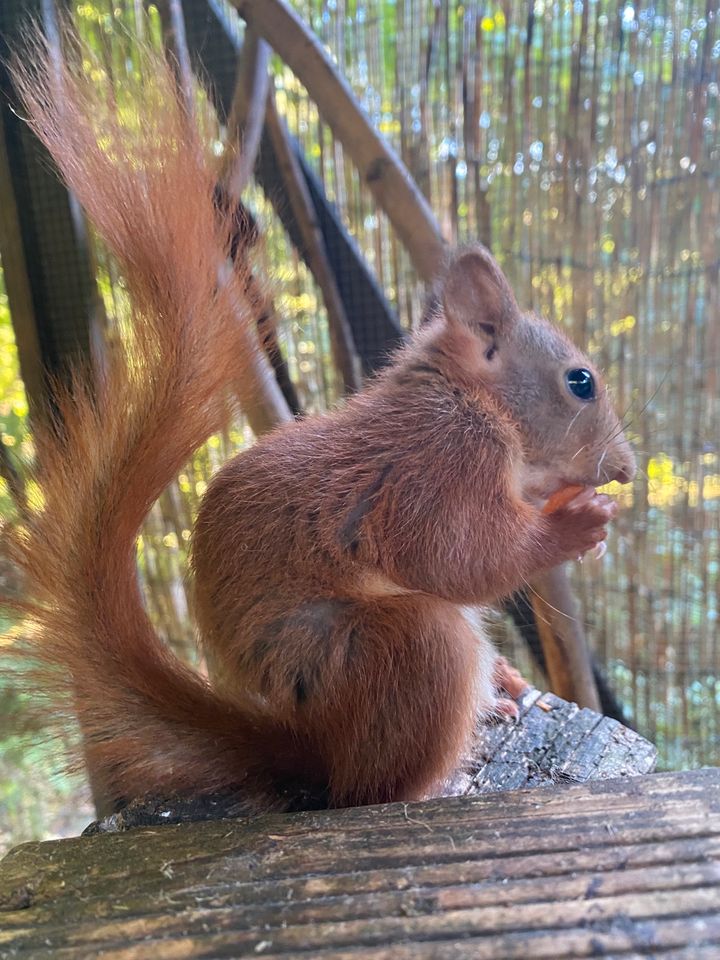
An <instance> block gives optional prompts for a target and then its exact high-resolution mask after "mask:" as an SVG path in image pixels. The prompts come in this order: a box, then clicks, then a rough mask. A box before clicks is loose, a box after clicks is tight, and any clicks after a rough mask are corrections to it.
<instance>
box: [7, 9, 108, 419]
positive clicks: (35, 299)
mask: <svg viewBox="0 0 720 960" xmlns="http://www.w3.org/2000/svg"><path fill="white" fill-rule="evenodd" d="M44 12H46V11H45V3H43V2H41V0H2V3H0V252H1V253H2V259H3V269H4V273H5V284H6V289H7V294H8V301H9V304H10V312H11V316H12V321H13V327H14V330H15V337H16V340H17V345H18V354H19V357H20V369H21V373H22V377H23V381H24V383H25V387H26V390H27V392H28V397H29V400H30V403H31V405H32V410H33V414H35V415H37V414H38V413H40V412H41V411H42V410H43V408H44V407H45V406H46V404H47V401H48V389H47V386H48V384H47V376H48V374H51V375H52V376H60V377H62V375H63V372H64V371H65V370H67V368H68V366H69V365H70V364H71V363H73V364H77V363H78V362H80V363H88V362H89V358H90V355H91V352H92V349H91V348H94V347H96V346H97V344H96V342H95V341H96V334H97V328H98V327H99V326H100V325H101V322H102V317H103V312H102V305H101V301H100V297H99V294H98V291H97V286H96V284H95V275H94V267H93V264H92V260H91V257H90V254H89V249H88V243H87V235H86V231H85V223H84V220H83V217H82V214H81V213H80V210H79V208H78V206H77V204H76V203H75V201H74V200H73V199H72V197H71V196H70V195H69V194H68V191H67V190H66V189H65V187H64V186H63V185H62V184H61V183H60V181H59V180H58V178H57V176H56V174H55V173H53V171H52V164H51V162H50V160H49V158H48V156H47V153H46V152H45V150H44V148H42V147H41V145H40V144H39V142H38V141H37V139H36V138H35V136H34V134H33V133H32V131H31V130H30V128H29V126H28V125H27V124H26V123H25V122H24V120H23V119H22V113H21V111H20V110H19V109H17V111H16V109H13V104H14V102H15V101H14V96H13V91H12V86H11V83H10V79H9V75H8V70H7V65H6V64H7V59H8V57H9V56H10V54H11V51H12V49H13V46H14V45H17V44H19V42H20V36H21V31H22V28H23V26H26V25H27V22H28V20H29V18H30V17H31V16H34V17H35V18H36V19H38V20H42V19H43V13H44Z"/></svg>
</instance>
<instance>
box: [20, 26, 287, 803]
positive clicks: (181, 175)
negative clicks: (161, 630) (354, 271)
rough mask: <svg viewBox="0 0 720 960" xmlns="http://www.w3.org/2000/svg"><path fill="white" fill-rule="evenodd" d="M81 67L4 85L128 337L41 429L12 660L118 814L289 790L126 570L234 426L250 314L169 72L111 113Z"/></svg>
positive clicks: (252, 349) (34, 51)
mask: <svg viewBox="0 0 720 960" xmlns="http://www.w3.org/2000/svg"><path fill="white" fill-rule="evenodd" d="M66 39H68V38H66ZM70 42H71V45H72V43H73V41H72V38H70ZM74 53H75V56H72V55H70V56H68V57H67V58H66V59H64V60H63V59H60V58H58V57H57V56H56V55H55V51H54V49H51V48H50V46H49V45H48V44H47V43H46V41H45V40H44V39H42V38H38V37H35V39H34V40H32V41H31V44H30V49H29V51H28V50H26V51H25V52H24V54H23V59H22V60H20V59H16V61H15V63H14V66H13V74H14V78H15V81H16V86H17V89H18V91H19V93H20V96H21V98H22V100H23V103H24V105H25V109H26V111H27V114H28V119H29V122H30V124H31V125H32V127H33V129H34V130H35V132H36V133H37V135H38V136H39V138H40V139H41V140H42V141H43V143H44V144H45V145H46V147H47V148H48V150H49V152H50V154H51V155H52V157H53V159H54V160H55V162H56V164H57V166H58V168H59V170H60V172H61V174H62V176H63V178H64V179H65V181H66V182H67V184H68V186H69V187H70V189H71V190H72V191H73V193H74V194H75V196H76V197H77V198H78V199H79V201H80V203H81V204H82V206H83V207H84V208H85V210H86V211H87V213H88V215H89V218H90V220H91V221H92V223H93V224H94V226H95V228H96V230H97V232H98V234H99V235H100V237H101V238H102V239H103V241H104V242H105V243H106V244H107V245H108V247H109V248H110V249H111V250H112V252H113V253H114V255H115V257H116V258H117V260H118V262H119V264H120V266H121V269H122V272H123V275H124V278H125V281H126V284H127V288H128V293H129V298H130V302H131V323H129V324H128V329H127V330H126V331H123V332H124V336H123V337H122V342H120V340H119V339H118V341H117V342H113V343H112V344H111V347H110V349H108V350H107V352H106V355H105V357H104V363H103V365H102V369H101V370H100V371H99V372H97V375H96V376H95V378H94V379H93V382H92V384H88V383H87V381H86V380H85V379H84V378H83V377H82V376H81V375H80V374H78V375H76V377H75V378H74V380H73V382H72V384H71V386H70V387H69V388H66V389H63V388H59V389H58V394H57V411H58V415H57V418H56V420H55V421H54V422H53V423H48V424H45V425H43V424H41V423H39V422H37V423H36V432H35V443H36V448H37V464H38V466H37V474H36V477H35V479H36V480H37V484H38V487H39V490H40V494H39V498H38V502H36V504H35V505H34V508H33V509H31V510H30V511H29V514H28V515H27V516H26V517H25V518H23V519H22V520H21V522H20V523H18V525H17V526H16V527H15V528H14V529H12V530H10V531H9V532H8V534H7V551H8V553H9V555H10V558H11V559H12V560H13V561H14V562H15V563H16V564H17V565H18V567H19V568H20V570H21V574H22V578H23V601H22V609H23V611H24V613H25V615H26V625H25V628H24V639H23V640H22V641H21V642H19V643H15V644H14V645H13V647H12V649H13V651H14V652H13V656H14V653H15V652H18V653H19V654H20V655H21V658H22V660H23V662H24V663H26V664H27V663H30V664H32V667H31V669H30V670H29V671H28V673H27V676H28V678H29V680H30V682H31V683H32V685H33V696H37V695H41V696H43V697H44V699H45V702H46V703H47V704H48V705H49V708H50V710H51V711H52V712H53V713H54V714H55V715H56V717H60V718H61V719H62V718H67V717H69V716H75V717H77V718H78V719H79V721H80V727H81V730H82V739H83V749H84V751H85V753H86V755H87V759H88V762H89V765H90V767H91V769H92V770H93V773H94V775H95V777H96V779H98V781H99V783H100V784H101V787H102V789H103V792H107V793H108V794H109V795H110V796H115V797H117V796H120V797H125V798H129V797H133V796H138V795H141V794H144V793H148V792H153V791H156V792H161V791H162V792H168V791H172V790H183V789H190V788H192V789H198V788H204V789H212V788H216V787H220V786H224V785H230V784H246V785H247V786H248V788H250V789H252V790H258V791H260V792H263V791H264V789H265V788H266V787H267V785H268V784H269V783H270V781H273V782H275V781H276V780H277V779H279V780H282V772H283V769H285V770H287V771H288V772H289V774H290V775H292V768H293V767H294V765H295V759H294V756H293V755H291V754H289V753H288V754H287V755H285V753H286V752H287V751H289V750H290V748H291V745H290V744H289V743H288V742H287V739H288V738H287V737H286V736H285V732H284V731H283V729H282V728H281V726H280V725H279V724H277V723H276V722H275V721H273V720H271V719H270V718H269V717H268V716H266V715H265V714H264V712H263V711H262V709H261V707H260V706H259V705H257V704H255V703H254V702H253V701H250V700H248V702H243V703H233V702H229V701H227V700H225V699H221V698H220V697H219V696H217V695H216V694H214V693H213V692H212V690H211V689H210V687H209V686H208V685H207V684H206V682H205V681H204V680H203V679H202V678H201V677H200V676H198V675H196V674H195V673H194V672H193V671H192V670H190V669H189V668H186V667H185V666H184V665H183V664H182V663H181V662H180V661H179V660H178V659H177V658H176V657H175V656H174V655H173V654H172V653H171V651H170V650H168V649H167V647H166V646H165V645H164V643H162V641H161V640H160V639H159V638H158V637H157V636H156V634H155V632H154V630H153V628H152V626H151V624H150V622H149V620H148V617H147V614H146V612H145V609H144V606H143V602H142V598H141V594H140V590H139V586H138V579H137V570H136V563H135V544H136V538H137V535H138V532H139V530H140V527H141V524H142V523H143V521H144V519H145V517H146V515H147V513H148V511H149V510H150V507H151V506H152V504H153V502H154V501H155V500H156V498H157V497H158V496H159V495H160V493H161V492H162V490H163V489H164V488H165V487H166V486H167V484H168V483H169V482H170V481H171V480H172V479H173V477H174V476H175V475H176V474H177V473H178V471H179V470H180V469H181V467H182V466H183V465H184V464H185V463H186V462H187V460H188V459H189V457H190V456H191V454H192V453H193V451H194V450H195V449H196V448H197V447H198V446H199V445H200V444H201V443H202V442H203V441H204V440H205V439H206V438H207V437H208V436H209V435H210V434H211V433H213V432H214V431H216V430H217V429H219V428H220V427H221V426H222V425H223V424H224V423H225V422H226V419H227V417H228V415H229V387H230V385H231V384H232V385H233V387H235V388H237V386H238V385H240V386H241V388H242V385H243V384H244V385H246V389H250V390H251V389H252V385H253V383H254V382H255V381H256V378H257V376H258V373H257V370H256V368H255V365H254V364H255V359H256V357H257V351H258V344H257V337H256V334H255V329H254V324H253V316H252V306H251V305H250V304H248V303H247V301H246V298H245V295H244V285H243V281H242V277H239V276H238V275H237V274H236V273H235V274H233V273H231V272H230V271H228V270H227V269H226V268H225V264H226V262H227V252H228V249H229V245H230V239H231V234H230V230H231V225H230V224H229V223H228V224H227V225H223V223H222V222H221V220H220V218H219V216H218V213H217V209H216V206H215V204H214V202H213V192H214V189H215V180H214V177H213V169H212V164H211V162H210V160H209V159H208V157H207V156H206V152H205V145H204V143H203V142H202V140H201V137H200V134H199V133H198V130H197V126H196V123H195V122H194V121H193V120H191V119H190V118H188V116H187V114H186V112H185V110H184V108H183V106H182V104H181V103H180V102H179V100H178V97H177V94H176V90H175V85H174V80H173V77H172V74H171V71H170V69H169V68H168V67H167V66H166V65H165V63H164V61H162V60H161V58H159V57H156V56H153V55H151V54H146V57H147V58H148V63H146V64H145V72H146V74H148V78H147V79H146V80H145V81H144V82H143V83H142V84H138V85H137V89H134V90H133V91H132V92H131V95H129V96H128V95H126V89H125V88H123V89H122V90H121V91H119V93H122V99H121V100H118V99H117V96H119V93H116V92H114V91H113V89H112V86H111V85H110V84H109V83H108V82H107V81H105V82H99V83H98V82H97V80H96V77H95V76H94V77H93V78H92V81H91V80H90V79H89V78H88V75H87V69H88V68H87V65H86V66H85V68H84V69H83V66H82V56H78V54H79V53H80V51H79V50H78V47H77V44H76V45H75V50H74ZM71 54H72V51H71ZM235 392H236V393H237V389H236V390H235ZM6 649H7V650H9V649H10V648H9V647H6ZM292 749H293V751H294V750H295V749H299V744H297V743H295V744H294V746H293V747H292Z"/></svg>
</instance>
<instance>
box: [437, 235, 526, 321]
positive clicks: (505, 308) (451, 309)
mask: <svg viewBox="0 0 720 960" xmlns="http://www.w3.org/2000/svg"><path fill="white" fill-rule="evenodd" d="M441 301H442V305H443V310H444V313H445V316H446V317H447V319H448V320H450V321H451V322H452V321H454V322H456V323H462V324H463V325H464V326H466V327H469V328H470V329H471V330H472V331H473V332H474V333H477V334H480V335H481V336H488V335H490V334H491V333H492V334H493V335H498V334H502V330H503V328H507V326H508V324H510V323H512V321H513V319H514V318H515V317H516V316H517V315H518V313H519V312H520V311H519V307H518V305H517V301H516V300H515V295H514V294H513V292H512V290H511V288H510V284H509V283H508V281H507V279H506V277H505V274H504V273H503V272H502V270H501V269H500V267H499V266H498V263H497V261H496V260H495V258H494V257H493V256H492V254H491V253H490V251H489V250H487V249H486V248H485V247H482V246H480V244H477V245H476V246H472V247H466V248H464V249H462V250H460V251H458V253H456V254H455V256H454V258H453V259H452V260H451V261H450V266H449V268H448V272H447V274H446V276H445V281H444V283H443V286H442V292H441Z"/></svg>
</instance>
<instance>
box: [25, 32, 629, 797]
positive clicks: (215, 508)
mask: <svg viewBox="0 0 720 960" xmlns="http://www.w3.org/2000/svg"><path fill="white" fill-rule="evenodd" d="M14 71H15V77H16V81H17V86H18V89H19V91H20V93H21V95H22V98H23V101H24V104H25V107H26V111H27V114H28V117H29V122H30V123H31V124H32V126H33V128H34V130H35V131H36V133H37V134H38V136H39V137H40V139H41V140H42V141H43V142H44V143H45V145H46V146H47V148H48V149H49V151H50V153H51V155H52V157H53V158H54V160H55V162H56V163H57V166H58V168H59V170H60V172H61V174H62V176H63V177H64V179H65V180H66V182H67V184H68V186H69V187H70V188H71V189H72V190H73V191H74V193H75V194H76V196H77V197H78V199H79V200H80V202H81V203H82V204H83V206H84V207H85V209H86V211H87V213H88V215H89V217H90V219H91V221H92V222H93V223H94V225H95V228H96V230H97V231H98V233H99V235H100V236H101V237H102V238H103V240H104V241H105V242H106V243H107V245H108V246H109V247H110V248H111V249H112V251H113V252H114V254H115V256H116V257H117V259H118V261H119V263H120V265H121V267H122V270H123V275H124V277H125V281H126V284H127V288H128V291H129V293H130V296H131V299H132V324H131V325H130V326H129V329H128V331H127V336H126V337H125V339H124V342H123V344H122V345H117V344H116V345H114V348H113V349H112V350H111V351H109V355H108V358H107V361H106V363H105V365H104V366H103V367H102V369H101V370H100V371H99V374H98V377H97V379H96V382H95V383H94V385H93V386H92V387H91V386H88V385H86V383H85V380H84V379H83V377H82V375H81V374H78V375H77V376H76V377H75V378H74V380H73V384H72V386H71V388H70V389H68V390H66V391H65V392H64V393H63V392H62V391H61V390H60V389H58V400H57V403H58V409H59V411H60V418H59V422H58V423H56V424H49V425H48V424H46V425H43V424H42V423H38V424H37V430H36V443H37V462H38V468H37V482H38V484H39V488H40V490H41V501H40V502H39V503H38V504H37V505H36V506H35V509H33V510H32V511H31V512H30V513H29V514H28V516H27V517H25V518H24V520H23V522H22V523H21V524H19V525H18V526H17V527H15V529H13V530H10V531H8V532H7V537H6V539H7V550H8V552H9V555H10V556H11V558H12V559H13V560H14V562H15V563H17V564H18V566H19V567H20V568H21V569H22V571H23V573H24V580H25V585H26V598H25V600H24V602H23V605H22V610H23V612H24V613H25V614H26V616H27V619H28V623H29V628H28V631H27V635H26V637H25V640H24V642H23V644H21V645H20V653H21V654H22V655H23V656H25V657H29V658H30V659H31V661H32V664H33V666H32V670H31V671H30V673H29V678H30V681H31V682H32V683H33V684H34V691H35V692H34V695H37V692H38V691H39V692H41V693H44V694H45V695H46V697H47V698H48V701H49V703H50V705H51V711H52V713H53V714H54V715H56V716H59V717H61V718H62V717H66V716H68V715H72V716H75V717H77V718H78V719H79V721H80V727H81V730H82V733H83V750H84V752H85V755H86V757H87V759H88V762H89V765H90V766H91V768H92V769H93V771H94V774H95V778H96V780H97V781H99V782H100V783H101V784H102V786H103V789H104V790H105V791H106V793H108V794H109V795H111V796H114V797H122V798H124V799H131V798H137V797H142V796H145V795H151V794H154V795H168V794H170V793H172V792H192V791H198V792H200V791H213V790H218V789H221V788H226V787H227V788H237V789H238V790H240V791H241V792H243V794H244V795H245V796H247V797H248V798H249V801H250V802H251V803H254V804H256V805H257V806H258V808H264V809H267V808H269V807H274V808H277V809H287V808H288V806H289V805H290V804H291V803H292V798H293V796H296V795H297V794H298V792H305V793H307V794H309V795H312V796H315V797H321V798H322V799H323V802H324V803H327V804H328V805H333V806H338V805H348V804H365V803H374V802H381V801H393V800H410V799H414V798H419V797H422V796H425V795H427V794H429V793H431V792H433V791H435V790H437V789H438V785H439V784H441V783H442V781H443V780H444V778H446V777H447V776H448V775H449V774H450V773H451V772H452V771H453V769H454V768H455V767H456V765H457V764H458V762H459V760H460V759H461V758H462V755H463V752H464V751H465V750H466V748H467V746H468V744H469V741H470V738H471V736H472V732H473V728H474V724H475V722H476V718H477V716H478V715H482V714H483V713H488V712H491V711H492V710H493V708H494V705H495V701H496V698H497V692H496V690H495V688H494V685H493V672H494V658H495V654H494V652H493V650H492V648H491V646H490V643H489V641H488V640H487V638H486V637H485V636H484V634H483V632H482V630H481V629H478V627H477V625H476V624H475V623H474V622H473V617H472V616H469V615H468V610H467V608H468V607H475V606H478V605H484V604H489V603H492V602H493V601H496V600H498V599H499V598H501V597H504V596H506V595H508V594H509V593H510V592H511V591H513V590H515V589H516V588H517V587H519V586H521V585H522V584H523V583H524V582H525V581H526V580H527V579H528V578H529V577H530V576H531V575H532V574H533V573H534V572H536V571H538V570H540V569H542V568H546V567H550V566H552V565H555V564H559V563H562V562H563V561H566V560H569V559H573V558H576V557H577V556H578V555H581V554H583V553H584V552H585V551H587V550H590V549H592V548H594V547H595V546H596V545H597V544H598V543H600V542H601V541H602V540H603V539H604V538H605V536H606V526H607V523H608V522H609V521H610V520H611V519H612V518H613V516H614V515H615V511H616V505H615V503H614V502H613V501H612V500H611V499H610V498H609V497H607V496H603V495H599V494H595V493H594V492H592V491H589V490H587V491H585V493H584V494H583V495H582V496H580V497H577V498H576V499H575V500H573V501H572V502H570V503H569V504H565V505H563V506H562V507H560V508H559V509H557V510H555V511H554V512H553V513H551V514H549V515H545V514H544V513H543V512H542V504H543V502H544V501H545V500H546V499H547V498H548V497H549V496H550V495H551V494H553V493H554V492H555V491H557V490H558V489H559V488H560V487H563V486H566V485H568V484H578V485H580V486H582V487H595V486H596V485H599V484H602V483H605V482H606V481H609V480H618V481H620V482H623V483H624V482H628V481H630V480H631V479H632V477H633V474H634V470H635V467H634V459H633V455H632V452H631V449H630V447H629V446H628V443H627V441H626V439H625V438H624V436H623V432H622V427H621V425H620V423H619V421H618V419H617V417H616V415H615V413H614V412H613V409H612V405H611V402H610V398H609V396H608V391H607V388H606V387H605V386H604V384H603V381H602V379H601V376H600V374H599V373H598V371H597V370H596V369H595V368H594V367H593V365H592V364H591V362H590V361H589V360H588V359H587V357H585V356H584V354H583V353H581V352H580V351H579V350H578V349H577V348H576V347H575V346H573V345H572V344H571V342H570V341H569V340H568V338H567V337H566V336H565V335H564V334H563V333H562V332H561V331H560V330H558V329H557V328H555V327H554V326H552V325H551V324H550V323H548V322H547V321H546V320H544V319H542V318H541V317H538V316H536V315H534V314H530V313H526V312H524V311H522V310H521V309H520V308H519V306H518V304H517V302H516V299H515V297H514V295H513V292H512V290H511V288H510V285H509V284H508V281H507V280H506V278H505V276H504V275H503V273H502V271H501V269H500V267H499V266H498V264H497V262H496V261H495V260H494V259H493V257H492V256H491V255H490V253H489V252H488V251H487V250H485V249H484V248H482V247H480V246H470V247H468V248H466V249H462V250H460V251H458V252H457V253H455V254H454V255H453V256H452V257H451V258H449V262H448V266H447V269H446V271H445V274H444V278H443V279H442V281H441V282H440V284H439V287H438V306H437V309H436V311H435V315H434V316H433V317H432V319H431V320H430V322H429V323H428V324H427V325H426V326H425V327H424V328H423V329H421V330H419V331H418V332H416V333H415V334H414V335H413V336H412V338H411V340H410V342H409V343H408V345H407V346H406V347H405V348H403V349H402V350H400V351H399V352H398V354H397V355H396V356H395V358H394V360H393V362H392V363H391V365H390V366H388V367H387V369H385V370H384V371H383V372H382V373H380V374H379V375H378V376H377V377H375V378H374V379H373V380H371V381H370V382H369V383H368V385H367V387H366V388H365V389H364V390H363V391H362V392H361V393H360V394H359V395H356V396H353V397H351V398H350V399H348V400H347V401H346V402H345V403H344V404H343V405H342V406H340V407H339V408H338V409H336V410H333V411H331V412H329V413H326V414H323V415H320V416H315V417H308V418H307V419H303V420H301V421H296V422H291V423H289V424H287V425H284V426H282V427H280V428H278V429H277V430H275V431H274V432H272V433H271V434H270V435H268V436H266V437H264V438H262V439H260V440H258V442H257V443H256V444H255V445H254V446H253V447H252V448H251V449H249V450H247V451H245V452H243V453H241V454H240V455H239V456H237V457H235V458H234V459H233V460H231V461H230V462H229V463H227V464H226V465H225V466H224V467H223V468H222V469H221V470H220V471H219V472H218V473H217V475H216V476H215V477H214V479H213V480H212V482H211V483H210V485H209V488H208V490H207V493H206V495H205V497H204V500H203V503H202V505H201V507H200V511H199V515H198V517H197V523H196V525H195V530H194V534H193V554H192V566H193V572H194V592H195V608H196V615H197V622H198V625H199V628H200V633H201V637H202V643H203V647H204V650H205V651H206V653H207V656H208V659H209V662H210V665H211V673H212V676H213V683H212V684H211V683H209V682H208V681H206V679H205V678H204V677H202V676H200V675H199V674H197V673H195V672H194V671H193V670H191V669H190V668H189V667H187V666H185V665H184V664H182V663H181V662H180V661H179V660H178V659H177V658H176V657H175V656H174V655H173V654H172V652H171V651H170V650H169V648H168V647H167V646H166V645H165V644H164V643H163V642H162V641H161V640H160V639H159V638H158V637H157V636H156V633H155V631H154V630H153V628H152V626H151V623H150V621H149V619H148V616H147V613H146V611H145V607H144V605H143V601H142V596H141V591H140V588H139V585H138V578H137V572H136V562H135V550H136V539H137V536H138V533H139V530H140V528H141V525H142V523H143V520H144V518H145V516H146V515H147V512H148V510H149V509H150V507H151V505H152V503H153V502H154V500H155V499H156V498H157V497H158V495H159V494H160V493H161V491H162V490H163V489H164V488H165V487H166V486H167V484H168V483H170V482H171V480H172V479H173V478H174V477H175V475H176V474H177V473H178V471H179V470H180V469H181V467H182V466H183V464H184V463H185V462H186V461H187V460H188V458H189V457H190V456H191V454H192V453H193V451H194V450H195V449H196V447H197V446H198V445H199V444H200V443H202V441H203V440H204V439H205V438H206V437H207V436H208V435H209V434H211V433H212V432H213V431H215V430H217V429H218V428H219V427H221V426H222V424H223V423H224V422H226V421H227V418H228V416H229V414H230V404H229V402H228V396H229V391H230V388H236V387H237V385H238V383H240V391H241V396H242V390H243V389H245V390H246V391H249V390H251V388H252V382H253V376H254V375H255V374H254V372H253V371H254V365H253V355H254V352H255V351H256V350H257V343H256V338H255V339H254V337H255V334H254V316H253V310H254V308H253V306H252V304H251V303H249V302H248V300H247V298H246V295H245V293H244V289H243V282H242V277H239V276H237V275H234V274H233V275H231V274H230V272H229V271H227V270H226V269H225V268H224V267H223V265H224V264H225V263H226V262H227V255H228V250H229V245H230V241H231V229H230V226H231V225H230V224H229V222H224V223H219V222H218V212H217V207H216V205H215V204H214V203H213V191H214V187H215V182H214V167H213V164H212V162H211V160H210V159H208V157H207V155H206V152H205V150H204V147H203V144H202V140H201V137H200V135H199V134H198V132H197V129H196V127H195V125H194V122H193V121H192V120H191V119H189V118H188V117H187V116H186V114H185V112H184V110H183V108H182V106H181V105H180V104H179V103H178V100H177V99H176V97H175V95H174V93H173V81H172V76H171V74H170V73H169V72H168V71H167V70H166V68H165V67H164V66H161V65H160V64H156V65H155V73H156V76H155V80H154V81H153V83H152V84H151V85H150V87H148V88H146V92H145V93H140V92H138V93H137V94H136V96H137V98H138V99H137V102H136V104H135V110H134V113H133V116H132V119H131V121H130V122H129V123H126V124H124V123H123V121H122V120H121V119H118V115H117V113H116V112H115V111H114V107H113V100H112V98H111V97H109V96H108V91H107V89H104V88H103V87H102V85H101V86H100V87H99V88H98V87H97V86H95V87H94V86H93V85H92V84H91V83H90V82H89V81H87V80H86V79H85V77H84V75H83V73H82V70H81V69H78V68H75V67H73V66H72V63H68V62H58V61H57V60H56V59H53V57H52V56H51V55H50V54H49V53H48V51H47V49H45V47H44V46H43V44H42V43H36V44H35V45H34V47H33V50H32V57H31V58H26V59H25V60H24V61H23V62H22V63H19V62H16V64H15V68H14ZM160 96H161V97H162V108H161V109H158V104H159V102H160V100H159V97H160ZM243 384H244V385H245V386H244V387H243ZM248 385H249V386H248Z"/></svg>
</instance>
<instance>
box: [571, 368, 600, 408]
mask: <svg viewBox="0 0 720 960" xmlns="http://www.w3.org/2000/svg"><path fill="white" fill-rule="evenodd" d="M565 381H566V382H567V385H568V387H569V388H570V393H572V394H573V395H574V396H576V397H577V398H578V400H594V399H595V377H593V375H592V374H591V373H590V371H589V370H586V369H585V367H578V368H577V370H568V372H567V373H566V374H565Z"/></svg>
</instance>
